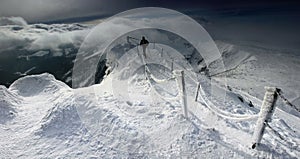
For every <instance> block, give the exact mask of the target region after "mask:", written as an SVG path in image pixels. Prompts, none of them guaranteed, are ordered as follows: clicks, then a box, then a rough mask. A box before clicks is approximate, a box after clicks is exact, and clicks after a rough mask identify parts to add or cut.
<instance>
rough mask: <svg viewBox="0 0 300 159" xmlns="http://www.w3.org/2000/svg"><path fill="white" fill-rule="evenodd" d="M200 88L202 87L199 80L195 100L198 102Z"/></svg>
mask: <svg viewBox="0 0 300 159" xmlns="http://www.w3.org/2000/svg"><path fill="white" fill-rule="evenodd" d="M199 89H200V82H198V84H197V88H196V96H195V102H197V100H198V95H199Z"/></svg>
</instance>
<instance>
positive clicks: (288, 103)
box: [276, 91, 300, 112]
mask: <svg viewBox="0 0 300 159" xmlns="http://www.w3.org/2000/svg"><path fill="white" fill-rule="evenodd" d="M276 93H277V94H278V96H279V97H280V98H281V99H282V100H283V101H284V102H285V104H287V105H289V106H291V107H292V108H294V109H296V110H297V111H298V112H300V109H299V108H298V107H296V106H295V105H293V104H292V103H291V102H290V101H289V100H288V99H287V98H285V97H284V96H283V95H282V94H281V92H280V91H276Z"/></svg>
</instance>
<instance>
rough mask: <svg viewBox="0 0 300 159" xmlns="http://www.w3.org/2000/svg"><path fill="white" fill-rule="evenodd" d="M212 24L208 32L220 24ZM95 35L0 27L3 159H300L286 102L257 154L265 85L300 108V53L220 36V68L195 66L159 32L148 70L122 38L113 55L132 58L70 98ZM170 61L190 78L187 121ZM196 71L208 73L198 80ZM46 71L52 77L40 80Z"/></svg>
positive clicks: (82, 28) (58, 27)
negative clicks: (86, 42)
mask: <svg viewBox="0 0 300 159" xmlns="http://www.w3.org/2000/svg"><path fill="white" fill-rule="evenodd" d="M205 21H207V27H208V28H209V27H210V26H209V25H210V23H214V21H212V22H210V21H209V20H205ZM226 23H228V22H227V21H226ZM221 24H222V25H223V23H221ZM117 25H119V24H117ZM93 26H94V24H92V25H90V24H84V25H81V24H52V25H46V24H30V25H29V24H27V23H26V22H25V21H24V20H23V19H22V18H1V19H0V60H1V63H0V73H1V82H3V84H6V86H8V85H9V87H8V88H7V87H5V86H0V134H1V135H0V158H114V157H115V158H184V157H187V158H222V157H223V158H299V156H300V149H299V146H298V145H299V144H300V125H299V120H300V119H299V117H300V115H299V114H300V113H299V112H297V111H296V110H295V109H294V108H291V107H290V106H287V105H286V104H285V103H284V102H282V100H281V99H280V98H279V99H278V102H277V104H276V106H277V108H276V110H275V114H274V116H273V120H272V122H271V123H270V126H271V127H272V129H273V130H272V129H270V128H266V132H265V135H264V137H263V140H262V144H261V145H260V146H259V147H257V148H256V149H251V145H252V142H253V141H252V134H253V131H254V128H255V123H256V119H257V114H258V112H259V110H260V105H261V103H262V99H263V96H264V93H265V90H264V87H265V86H274V87H278V88H280V89H281V90H282V94H283V95H284V96H285V97H286V98H288V99H289V100H290V101H291V102H292V103H293V104H294V105H296V106H300V89H299V88H300V82H299V81H300V76H299V70H300V62H299V59H300V58H299V56H300V55H299V51H297V50H295V49H291V50H289V49H288V48H284V49H275V48H272V49H271V48H264V47H262V46H264V44H263V43H261V42H255V43H252V42H249V41H248V42H242V40H241V38H243V36H242V35H237V36H238V38H237V39H234V38H232V40H224V39H226V37H225V38H224V37H223V38H221V39H223V40H217V41H216V45H217V47H218V49H219V50H220V52H221V54H222V59H221V58H220V59H217V60H215V61H211V62H210V63H208V64H207V65H205V64H204V63H203V61H202V62H200V63H198V62H199V61H201V59H200V58H201V57H199V58H198V59H190V58H191V56H192V55H191V54H192V53H193V49H194V48H193V47H191V46H189V45H185V43H184V41H183V40H182V39H179V38H177V37H175V36H173V35H170V34H167V33H163V32H161V31H160V32H158V31H157V30H156V31H155V30H154V31H153V32H152V35H154V36H153V37H155V38H159V39H160V40H161V41H162V42H164V43H165V45H162V44H156V45H155V47H154V46H153V43H151V44H150V46H149V47H148V49H149V51H148V53H147V54H148V56H147V58H146V62H147V66H145V65H144V62H143V59H142V58H141V57H142V56H141V53H140V52H137V48H136V47H134V45H132V44H131V43H126V38H123V39H122V38H120V41H117V42H119V45H116V46H115V47H114V46H112V48H111V50H114V51H115V54H114V55H117V54H118V53H119V54H121V53H122V52H121V51H124V50H126V54H125V56H122V58H120V59H118V63H113V64H112V65H115V66H114V67H113V69H112V72H111V73H110V74H109V75H107V76H106V77H105V79H104V80H103V81H102V82H101V83H100V84H96V85H93V86H89V87H85V88H77V89H72V88H70V87H69V86H68V85H67V84H65V83H68V84H70V82H71V76H72V70H71V69H72V66H73V63H74V61H73V60H74V59H75V55H76V54H75V53H76V52H77V51H78V48H79V46H80V44H81V42H82V41H83V39H84V38H85V36H86V35H87V33H88V32H89V31H90V29H91V28H92V27H93ZM246 26H247V27H248V25H246ZM250 28H251V27H250ZM214 29H218V28H213V27H212V31H213V30H214ZM219 32H223V30H222V29H219V30H217V31H216V30H215V32H214V33H215V34H218V33H219ZM153 33H154V34H153ZM135 34H136V37H138V36H139V35H140V34H141V33H140V32H137V33H135ZM150 34H151V33H149V36H150ZM219 34H221V33H219ZM251 34H252V33H250V32H249V33H247V36H250V37H252V35H251ZM225 35H226V36H228V37H231V36H233V35H232V33H231V32H228V35H227V34H224V36H225ZM106 36H109V35H103V37H102V36H101V37H102V38H103V39H104V40H105V37H106ZM124 36H125V35H124ZM149 36H148V35H147V37H149ZM228 37H227V38H228ZM264 38H267V37H264ZM170 39H171V40H170ZM172 40H173V41H172ZM290 40H291V41H294V39H290ZM267 41H272V39H267ZM276 42H277V41H276ZM294 42H295V41H294ZM166 44H173V47H177V48H175V49H174V48H171V47H168V46H166ZM258 44H259V45H258ZM180 49H181V50H180ZM139 50H140V51H141V48H139ZM162 50H164V51H163V55H162ZM119 51H120V52H119ZM179 51H182V52H179ZM184 51H186V52H184ZM187 58H189V59H187ZM52 60H53V61H52ZM193 60H194V61H193ZM128 61H129V62H128ZM172 61H173V68H174V69H181V70H184V71H185V80H186V89H187V99H188V100H187V101H188V102H187V103H188V110H189V114H188V118H185V117H184V116H183V115H182V114H183V112H182V102H181V100H180V98H179V95H180V93H179V91H178V88H177V84H176V81H175V79H174V78H173V74H172V71H171V68H172ZM109 62H112V61H109ZM189 62H190V63H192V65H195V64H198V66H197V67H198V68H199V69H200V70H202V71H200V72H198V73H194V72H192V70H193V68H194V67H193V66H191V65H190V64H189ZM15 64H18V65H15ZM222 64H224V66H225V69H222V66H223V65H222ZM220 70H221V71H220ZM45 71H47V72H51V74H50V73H43V74H36V73H40V72H45ZM27 74H36V75H28V76H27ZM52 74H54V75H55V77H54V76H53V75H52ZM23 76H25V77H23ZM18 77H22V78H19V79H18V80H16V81H15V82H13V83H12V84H11V83H10V82H12V79H17V78H18ZM58 79H61V80H62V81H60V80H58ZM198 81H199V82H200V83H201V88H202V89H201V91H200V96H199V97H198V99H197V102H195V99H194V98H195V89H196V88H197V82H198ZM224 81H226V83H227V85H224ZM6 82H7V83H6ZM212 87H215V89H214V92H210V91H211V88H212ZM224 92H225V93H226V96H224ZM224 98H225V100H224Z"/></svg>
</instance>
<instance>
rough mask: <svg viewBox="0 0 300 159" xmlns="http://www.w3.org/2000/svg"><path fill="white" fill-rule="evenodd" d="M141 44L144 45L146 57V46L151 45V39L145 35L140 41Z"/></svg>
mask: <svg viewBox="0 0 300 159" xmlns="http://www.w3.org/2000/svg"><path fill="white" fill-rule="evenodd" d="M140 45H142V47H143V53H144V56H145V58H146V48H147V46H148V45H149V41H148V40H146V39H145V37H144V36H143V37H142V40H141V42H140Z"/></svg>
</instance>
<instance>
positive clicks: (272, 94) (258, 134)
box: [252, 87, 280, 149]
mask: <svg viewBox="0 0 300 159" xmlns="http://www.w3.org/2000/svg"><path fill="white" fill-rule="evenodd" d="M265 90H266V93H265V96H264V100H263V102H262V105H261V108H260V112H259V117H258V119H257V122H256V127H255V130H254V134H253V142H254V143H253V145H252V149H254V148H255V147H256V146H257V145H258V144H259V143H260V141H261V139H262V136H263V134H264V131H265V128H266V124H267V123H268V122H270V121H271V120H272V115H273V112H274V110H275V104H276V101H277V96H278V95H277V93H276V92H277V91H280V90H279V89H278V88H275V87H265Z"/></svg>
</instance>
